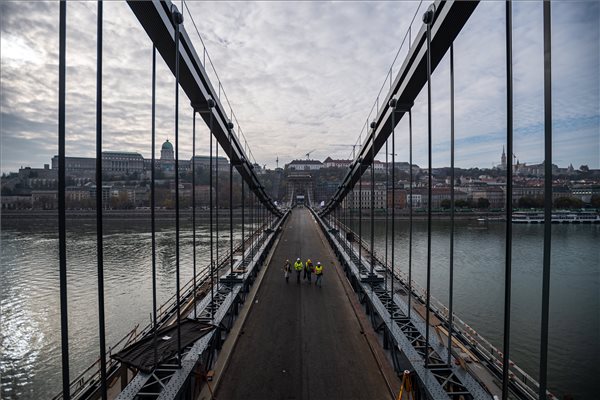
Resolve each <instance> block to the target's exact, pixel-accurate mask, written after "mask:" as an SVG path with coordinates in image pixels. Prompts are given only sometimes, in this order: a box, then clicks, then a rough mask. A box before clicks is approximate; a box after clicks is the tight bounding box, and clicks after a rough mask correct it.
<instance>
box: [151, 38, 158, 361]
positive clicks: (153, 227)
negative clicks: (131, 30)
mask: <svg viewBox="0 0 600 400" xmlns="http://www.w3.org/2000/svg"><path fill="white" fill-rule="evenodd" d="M155 148H156V46H154V45H152V166H151V172H150V230H151V231H152V321H153V322H152V325H153V327H154V365H156V360H157V359H158V355H157V346H156V330H157V329H158V321H157V315H156V308H157V304H156V211H155V207H156V155H155V152H156V151H155Z"/></svg>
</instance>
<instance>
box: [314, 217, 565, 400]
mask: <svg viewBox="0 0 600 400" xmlns="http://www.w3.org/2000/svg"><path fill="white" fill-rule="evenodd" d="M324 221H326V222H327V223H329V224H330V227H332V228H333V227H335V228H336V229H340V232H339V233H340V234H342V235H344V236H341V240H342V241H344V240H345V235H346V234H348V233H350V234H351V235H352V237H353V240H352V242H350V248H351V249H353V250H352V251H356V247H358V246H361V247H362V252H363V257H365V256H368V257H370V255H371V254H373V256H374V259H375V262H376V264H378V265H380V266H381V267H383V268H384V269H385V270H386V273H387V274H389V275H390V276H393V277H394V278H395V279H396V280H397V281H398V282H399V283H400V284H401V285H402V287H403V289H404V290H405V291H406V292H407V293H409V292H410V293H411V296H413V297H414V298H415V299H416V300H417V301H419V302H420V303H421V304H422V305H425V304H426V297H427V292H426V290H425V289H424V288H423V287H422V286H420V285H419V284H418V283H417V282H415V281H414V280H410V284H409V277H408V274H407V273H406V272H404V271H401V270H398V269H395V268H392V264H391V262H390V260H389V259H388V262H387V263H386V261H385V257H384V256H382V255H381V254H380V253H379V251H377V250H375V249H371V248H370V245H369V243H367V242H366V241H365V240H364V239H362V238H360V236H358V235H357V233H356V232H355V231H354V230H353V229H352V228H350V227H349V226H348V225H347V224H345V223H344V222H343V221H342V220H340V219H338V218H336V217H333V216H331V220H327V219H325V220H324ZM355 244H356V245H355ZM361 262H363V260H361ZM367 265H368V264H367ZM430 309H431V310H432V311H433V312H434V314H435V315H436V316H437V317H438V319H440V320H441V321H443V322H444V323H445V324H446V325H448V321H449V319H450V318H449V317H450V314H449V309H448V307H446V305H445V304H444V303H443V302H442V301H440V300H438V299H437V298H436V297H434V296H430ZM452 323H453V330H452V333H453V338H456V339H458V340H460V341H461V342H462V343H463V344H466V345H468V346H470V347H469V349H470V350H473V351H475V352H476V353H477V355H478V356H479V359H478V361H482V358H483V359H484V360H486V361H488V362H489V363H488V364H487V365H488V368H489V369H491V370H492V371H493V373H494V374H495V375H497V376H500V377H501V376H502V365H503V364H502V363H503V360H502V358H503V356H504V354H503V353H502V351H500V350H499V349H498V347H496V346H494V345H493V344H492V343H491V342H490V341H488V340H487V339H486V338H485V337H483V336H482V335H481V334H479V333H478V332H477V331H476V330H475V329H474V328H473V327H471V326H470V325H469V324H468V323H466V322H465V321H463V320H462V319H461V318H460V317H458V316H457V315H456V313H454V312H453V313H452ZM509 369H510V373H509V377H510V380H511V382H512V383H513V384H514V385H516V386H518V388H519V389H520V390H521V392H522V393H523V394H525V395H527V398H529V399H532V400H534V399H537V394H538V391H539V383H538V382H537V381H536V380H535V379H534V378H533V377H532V376H531V375H529V374H528V373H527V372H525V371H524V370H523V369H522V368H520V367H519V366H518V365H516V364H515V363H514V362H513V361H512V360H509ZM548 398H549V399H556V400H558V398H557V397H555V396H554V395H553V394H551V393H549V392H548Z"/></svg>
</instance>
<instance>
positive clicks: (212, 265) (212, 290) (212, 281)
mask: <svg viewBox="0 0 600 400" xmlns="http://www.w3.org/2000/svg"><path fill="white" fill-rule="evenodd" d="M214 106H215V101H214V100H213V99H212V98H211V99H209V100H208V111H209V112H210V122H209V125H210V145H209V147H210V150H209V157H208V158H209V161H208V176H209V178H208V185H209V187H210V188H209V197H210V199H209V210H210V212H209V214H210V218H209V220H210V224H209V230H210V301H211V303H210V319H211V321H213V322H214V318H215V307H214V306H215V258H214V241H213V190H214V188H213V120H214V114H213V108H214Z"/></svg>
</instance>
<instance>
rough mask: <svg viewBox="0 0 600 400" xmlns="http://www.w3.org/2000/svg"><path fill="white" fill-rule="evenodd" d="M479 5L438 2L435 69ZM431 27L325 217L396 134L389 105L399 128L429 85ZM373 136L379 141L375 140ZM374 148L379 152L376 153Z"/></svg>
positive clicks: (433, 51) (415, 48) (433, 39)
mask: <svg viewBox="0 0 600 400" xmlns="http://www.w3.org/2000/svg"><path fill="white" fill-rule="evenodd" d="M478 4H479V2H478V1H442V0H437V1H436V2H435V3H434V8H435V11H434V19H433V23H432V26H431V67H432V71H433V70H435V68H436V67H437V65H438V64H439V63H440V61H441V60H442V58H443V57H444V55H445V54H446V52H447V51H448V49H449V48H450V45H451V44H452V42H454V39H456V37H457V36H458V34H459V32H460V31H461V29H462V28H463V26H464V25H465V24H466V23H467V21H468V19H469V17H470V16H471V14H472V13H473V11H475V8H476V7H477V5H478ZM426 39H427V26H426V25H425V24H423V25H422V27H421V29H420V31H419V33H418V34H417V36H416V38H415V40H414V42H413V44H412V46H411V47H410V49H409V51H408V54H407V56H406V58H405V60H404V62H403V64H402V66H401V67H400V70H399V71H398V74H397V75H396V78H395V80H394V83H393V84H392V86H391V89H390V90H389V92H388V94H387V95H386V97H385V99H384V100H383V102H382V104H384V105H383V106H382V107H381V109H380V110H379V112H378V114H377V116H376V117H375V119H374V120H373V121H369V123H371V122H374V123H375V128H374V129H370V130H369V131H368V134H367V135H365V136H366V138H365V140H364V141H363V143H362V146H361V148H360V150H359V152H358V154H357V155H356V158H355V159H354V160H353V161H352V164H350V169H349V171H348V173H347V174H346V176H345V177H344V179H343V181H342V183H341V184H340V186H339V187H338V189H337V191H336V192H335V194H334V195H333V196H332V197H331V199H330V200H329V202H328V203H327V204H326V205H325V207H324V208H323V210H321V213H320V214H321V215H327V214H328V213H329V212H331V211H332V210H333V209H334V208H335V207H336V206H337V205H338V204H339V203H340V202H341V201H342V200H343V199H344V197H345V196H346V195H347V194H348V192H349V191H350V190H351V189H352V188H353V187H354V185H355V184H356V182H358V180H359V179H360V177H361V176H362V174H363V173H364V172H365V170H367V169H368V168H369V166H370V165H371V164H372V163H373V154H377V153H378V152H379V150H380V149H381V147H382V146H383V145H384V144H385V142H386V140H387V138H388V137H389V136H390V135H391V134H392V129H393V127H392V113H393V112H394V110H392V108H391V107H390V106H389V101H390V100H391V99H392V98H395V99H396V100H397V103H398V105H397V106H396V110H395V112H396V116H395V118H394V121H395V124H396V125H397V124H398V123H399V122H400V120H401V119H402V117H403V116H404V115H405V114H406V113H407V112H408V110H409V109H410V108H411V107H412V105H413V104H414V101H415V99H416V97H417V95H418V94H419V92H420V91H421V89H422V88H423V87H424V86H425V84H426V83H427V40H426ZM373 135H374V136H375V139H374V140H373ZM373 146H375V147H374V150H375V152H373Z"/></svg>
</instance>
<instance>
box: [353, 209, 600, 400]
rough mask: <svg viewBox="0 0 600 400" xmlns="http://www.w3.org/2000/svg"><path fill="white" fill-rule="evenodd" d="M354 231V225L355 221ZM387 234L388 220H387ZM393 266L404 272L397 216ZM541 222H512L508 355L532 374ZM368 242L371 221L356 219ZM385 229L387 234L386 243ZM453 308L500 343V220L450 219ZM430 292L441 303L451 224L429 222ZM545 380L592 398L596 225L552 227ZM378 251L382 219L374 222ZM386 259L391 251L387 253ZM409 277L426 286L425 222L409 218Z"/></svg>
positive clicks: (596, 349) (599, 346)
mask: <svg viewBox="0 0 600 400" xmlns="http://www.w3.org/2000/svg"><path fill="white" fill-rule="evenodd" d="M354 225H355V226H354V229H355V230H356V231H357V230H358V224H357V223H355V224H354ZM388 227H389V229H390V232H391V224H389V226H388ZM395 229H396V240H395V242H394V243H395V257H394V259H395V265H396V268H398V267H399V268H400V269H401V270H402V271H404V272H408V247H409V246H408V243H409V223H408V221H397V222H396V226H395ZM543 230H544V226H543V225H517V224H514V225H513V248H512V306H511V314H512V315H511V360H513V361H514V362H515V363H516V364H517V365H519V366H520V367H521V368H523V369H524V370H525V371H526V372H527V373H528V374H530V375H531V376H532V377H533V378H534V379H536V378H537V377H538V376H539V375H538V372H539V352H540V329H541V328H540V327H541V298H542V257H543V240H544V239H543V235H544V233H543ZM362 233H363V240H365V239H366V240H367V243H370V223H369V221H368V220H367V221H365V220H363V226H362ZM390 237H391V236H390V234H388V240H389V242H390V244H391V239H390ZM454 240H455V242H454V312H455V314H456V315H457V316H458V317H459V318H461V319H462V320H463V321H465V322H467V323H468V324H469V325H471V326H472V327H473V328H474V329H475V330H476V331H477V332H478V333H480V334H481V335H483V336H484V337H485V338H487V339H488V340H489V341H490V342H491V343H492V344H494V345H495V346H496V347H498V348H499V349H502V337H503V336H502V333H503V316H504V268H505V225H504V223H503V222H487V223H482V222H478V221H456V223H455V238H454ZM431 242H432V246H431V249H432V250H431V260H432V262H431V294H432V296H434V297H436V298H437V299H439V300H441V301H442V303H444V304H446V305H447V304H448V276H449V273H448V272H449V263H450V257H449V255H450V222H449V221H433V222H432V239H431ZM551 248H552V259H551V278H550V322H549V349H548V385H549V389H550V390H551V391H552V392H553V393H555V394H556V395H559V396H564V395H567V394H568V395H572V396H574V398H576V399H597V398H598V396H597V394H598V389H597V387H596V385H597V382H596V381H597V378H598V377H599V376H600V322H599V321H600V225H552V244H551ZM375 251H376V253H377V254H378V255H381V256H385V222H384V221H381V220H379V221H376V222H375ZM388 257H390V259H391V251H388ZM412 257H413V262H412V273H413V280H414V281H416V282H417V284H419V285H420V286H421V287H425V284H426V277H427V275H426V274H427V222H426V221H415V222H413V250H412Z"/></svg>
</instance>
